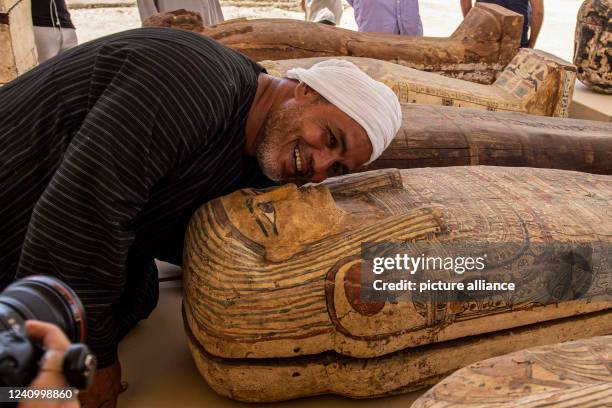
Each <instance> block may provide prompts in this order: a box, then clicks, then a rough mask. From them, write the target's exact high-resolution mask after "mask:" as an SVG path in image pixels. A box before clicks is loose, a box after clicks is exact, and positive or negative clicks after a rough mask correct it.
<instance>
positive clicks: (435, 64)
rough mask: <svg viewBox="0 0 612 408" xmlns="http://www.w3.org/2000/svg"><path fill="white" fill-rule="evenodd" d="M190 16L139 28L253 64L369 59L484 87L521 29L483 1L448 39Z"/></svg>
mask: <svg viewBox="0 0 612 408" xmlns="http://www.w3.org/2000/svg"><path fill="white" fill-rule="evenodd" d="M191 16H192V13H189V12H185V11H184V10H181V11H176V12H172V13H162V14H158V15H155V16H153V17H151V18H149V19H148V20H146V21H144V23H143V25H144V26H157V27H180V28H185V29H189V30H192V31H197V32H201V33H202V34H204V35H206V36H208V37H211V38H214V39H215V40H217V41H219V42H221V43H222V44H224V45H226V46H228V47H230V48H233V49H235V50H237V51H239V52H241V53H243V54H245V55H247V56H249V57H250V58H252V59H254V60H255V61H263V60H284V59H294V58H310V57H330V56H340V55H345V56H353V57H368V58H374V59H380V60H385V61H390V62H394V63H396V64H400V65H406V66H409V67H411V68H416V69H418V70H421V71H429V72H434V73H439V74H443V75H446V76H450V77H453V78H460V79H465V80H468V81H472V82H479V83H485V84H491V83H492V82H493V81H494V80H495V78H496V77H497V75H498V74H499V73H500V72H501V71H502V70H503V68H504V67H505V66H506V65H508V63H509V62H510V61H511V60H512V58H513V57H514V56H515V55H516V53H517V52H518V49H519V46H520V39H521V32H522V27H523V23H522V21H523V17H522V16H521V15H519V14H517V13H514V12H512V11H509V10H507V9H505V8H503V7H500V6H497V5H494V4H484V3H481V4H476V6H475V7H474V8H472V10H470V12H469V14H468V15H467V17H466V18H465V20H464V21H463V22H462V23H461V25H460V26H459V27H458V28H457V30H455V32H454V33H453V34H452V35H451V36H450V37H448V38H434V37H416V36H400V35H392V34H379V33H361V32H356V31H351V30H345V29H342V28H338V27H331V26H326V25H324V24H317V23H310V22H305V21H298V20H289V19H257V20H246V19H237V20H229V21H226V22H225V23H222V24H218V25H216V26H211V27H202V26H201V25H198V23H197V19H196V18H195V16H193V17H194V18H191Z"/></svg>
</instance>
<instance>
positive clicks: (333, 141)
mask: <svg viewBox="0 0 612 408" xmlns="http://www.w3.org/2000/svg"><path fill="white" fill-rule="evenodd" d="M336 144H338V141H337V140H336V136H334V135H333V133H331V132H329V147H336Z"/></svg>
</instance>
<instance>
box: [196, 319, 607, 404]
mask: <svg viewBox="0 0 612 408" xmlns="http://www.w3.org/2000/svg"><path fill="white" fill-rule="evenodd" d="M185 329H186V331H187V335H188V344H189V348H190V349H191V353H192V355H193V358H194V360H195V363H196V366H197V367H198V370H199V371H200V374H201V375H202V376H203V377H204V379H205V380H206V381H207V382H208V384H209V385H210V387H211V388H212V389H213V390H215V391H216V392H217V393H219V394H221V395H224V396H226V397H229V398H233V399H237V400H241V401H248V402H272V401H282V400H288V399H293V398H301V397H307V396H312V395H319V394H340V395H343V396H347V397H351V398H374V397H384V396H387V395H394V394H401V393H407V392H411V391H415V390H419V389H422V388H425V387H428V386H431V385H433V384H435V383H436V382H438V381H440V380H442V379H443V378H444V377H446V376H448V375H449V374H451V373H453V372H454V371H456V370H458V369H460V368H462V367H465V366H466V365H468V364H472V363H475V362H477V361H479V360H482V359H486V358H491V357H495V356H499V355H503V354H506V353H511V352H513V351H517V350H521V349H525V348H528V347H535V346H541V345H546V344H551V343H555V342H559V341H571V340H576V339H580V338H584V337H591V336H602V335H605V334H609V333H610V331H611V329H612V328H611V327H610V316H609V312H603V313H590V314H587V315H584V316H577V317H573V318H568V319H561V320H554V321H552V322H545V323H541V324H535V325H529V326H526V327H520V328H518V329H513V330H505V331H502V332H496V333H492V334H484V335H480V336H472V337H468V338H465V339H459V340H455V341H449V342H445V343H443V344H439V345H438V344H432V345H428V346H421V347H416V348H414V349H406V350H402V351H398V352H395V353H392V354H389V355H386V356H383V357H377V358H368V359H366V358H348V357H344V356H340V355H338V354H335V353H324V354H318V355H314V356H302V357H294V358H269V359H250V358H242V359H227V358H219V357H216V356H213V355H211V354H210V353H208V352H207V351H206V350H205V349H204V348H203V347H202V345H201V344H199V342H198V341H197V340H196V339H195V337H194V336H193V333H192V332H191V328H190V326H189V325H185ZM585 351H586V350H585ZM593 351H595V352H596V350H593ZM606 352H607V353H609V351H604V353H606ZM585 354H586V353H584V352H583V353H580V354H577V355H576V357H580V356H584V357H586V355H585ZM547 357H548V359H549V360H553V359H556V356H555V355H554V354H553V355H549V356H547ZM603 357H604V358H605V359H608V360H609V357H605V354H604V356H603ZM585 360H586V361H583V363H585V364H588V363H589V360H588V359H586V358H585ZM574 361H575V360H574ZM591 361H592V362H595V363H596V360H595V359H592V360H591ZM526 363H527V361H526ZM568 363H570V362H568ZM608 364H609V362H608ZM586 367H587V370H589V371H590V369H594V370H593V371H595V373H594V374H596V375H598V376H599V378H605V374H604V373H602V372H601V371H599V370H601V367H597V368H594V367H592V365H588V366H586ZM536 368H539V366H537V365H536ZM564 368H566V367H564ZM567 368H570V367H567ZM598 369H599V370H598ZM559 371H561V370H559ZM589 371H587V372H586V373H585V372H584V371H583V375H582V378H584V376H585V375H588V373H589ZM561 372H562V373H563V372H564V371H561ZM499 374H501V373H499ZM451 378H452V377H451ZM521 380H523V381H525V379H524V377H523V378H520V379H519V381H521ZM565 380H566V381H572V380H574V376H573V375H571V377H567V378H566V379H565ZM517 384H520V385H523V382H520V383H517ZM609 384H610V380H608V382H607V383H605V384H601V383H600V384H597V385H595V384H593V385H592V388H590V387H589V388H590V389H589V390H587V391H586V392H587V393H593V397H591V398H599V400H600V401H608V399H604V398H603V397H602V393H603V390H606V392H608V393H609V388H606V387H605V386H608V387H609ZM510 385H511V386H512V385H513V384H510ZM551 385H554V384H551ZM564 385H565V386H567V391H568V392H570V394H562V393H563V392H564V390H562V389H561V390H559V391H558V392H557V394H556V395H550V397H552V398H559V397H560V396H561V395H566V396H567V395H569V396H570V397H571V396H577V395H582V396H584V391H585V390H579V389H577V388H574V389H571V388H570V387H571V386H570V385H569V384H567V382H566V383H564ZM493 388H495V387H493ZM471 389H473V388H471ZM520 391H523V392H524V391H526V389H525V388H524V387H523V388H522V389H521V390H519V392H520ZM496 392H498V393H499V390H496ZM571 393H574V394H571ZM595 393H597V394H595ZM476 395H478V394H476ZM490 395H491V396H493V395H495V394H494V393H492V394H490ZM608 395H609V394H608ZM606 398H608V397H606ZM587 400H588V399H587ZM553 401H554V400H553ZM575 401H576V400H574V401H573V402H575ZM596 401H597V400H595V402H596ZM523 402H524V401H523ZM570 402H572V401H570ZM380 405H381V406H385V401H381V402H380ZM436 406H437V405H436ZM441 406H443V407H448V406H455V405H441ZM461 406H462V407H463V406H465V407H466V408H467V407H469V408H484V407H483V406H481V405H477V404H468V405H461ZM503 406H507V407H508V408H509V407H512V408H514V407H518V406H521V407H523V406H526V407H529V406H530V405H523V404H512V402H510V403H508V404H507V405H495V408H498V407H503ZM569 406H576V405H569ZM580 406H581V405H580ZM590 406H606V405H590ZM419 408H420V407H419ZM487 408H488V406H487ZM491 408H493V407H491Z"/></svg>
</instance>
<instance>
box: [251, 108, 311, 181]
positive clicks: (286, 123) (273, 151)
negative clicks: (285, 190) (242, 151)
mask: <svg viewBox="0 0 612 408" xmlns="http://www.w3.org/2000/svg"><path fill="white" fill-rule="evenodd" d="M303 111H304V107H303V106H296V107H284V108H278V109H277V110H275V111H274V112H272V113H271V114H270V115H268V118H267V119H266V122H265V124H264V137H263V140H262V141H261V143H260V144H259V146H257V149H256V155H257V160H258V162H259V167H260V168H261V170H262V171H263V173H264V174H265V175H266V177H267V178H269V179H270V180H273V181H288V180H286V177H284V175H283V166H282V165H281V163H280V162H281V161H282V159H283V157H281V146H282V145H284V144H286V143H283V142H285V141H287V140H291V139H297V138H298V135H299V132H300V131H301V129H302V112H303ZM292 157H293V156H292Z"/></svg>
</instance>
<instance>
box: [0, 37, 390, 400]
mask: <svg viewBox="0 0 612 408" xmlns="http://www.w3.org/2000/svg"><path fill="white" fill-rule="evenodd" d="M288 76H289V77H290V78H292V79H289V78H275V77H272V76H269V75H267V74H266V73H265V72H263V68H262V67H261V66H259V65H258V64H256V63H255V62H252V61H250V60H249V59H247V58H246V57H244V56H242V55H241V54H238V53H237V52H235V51H232V50H230V49H228V48H225V47H224V46H222V45H220V44H218V43H216V42H215V41H213V40H211V39H208V38H206V37H204V36H201V35H199V34H196V33H192V32H188V31H183V30H173V29H164V28H143V29H137V30H131V31H125V32H123V33H119V34H114V35H111V36H108V37H104V38H101V39H98V40H95V41H90V42H88V43H86V44H83V45H81V46H79V47H75V48H73V49H71V50H68V51H66V52H65V53H63V54H62V55H60V56H58V57H56V58H54V59H52V60H49V61H48V62H47V63H46V64H44V65H42V66H39V67H37V68H35V69H33V70H31V71H29V72H28V73H26V74H24V75H23V76H21V77H19V78H17V79H16V80H14V81H13V82H10V83H9V84H7V85H5V86H4V87H2V88H0V114H1V116H0V117H2V122H0V163H1V165H0V187H1V189H0V202H2V204H3V205H2V206H1V207H0V225H1V226H2V229H3V230H2V234H0V289H1V288H3V287H5V286H6V285H7V284H8V283H10V282H11V281H12V280H13V278H14V277H15V276H17V277H18V278H21V277H24V276H27V275H31V274H37V273H39V274H52V275H55V276H57V277H58V278H60V279H62V280H63V281H64V282H66V283H67V284H68V285H70V286H71V287H72V288H73V289H74V290H75V291H76V293H77V294H78V295H79V297H80V299H81V300H82V302H83V304H84V305H85V309H86V311H87V319H88V344H89V346H90V347H91V349H92V351H93V352H94V353H96V356H97V357H98V365H99V367H100V369H99V370H98V371H97V373H96V379H95V380H94V385H93V386H92V388H91V389H90V390H88V392H87V393H86V395H87V396H86V397H84V400H85V401H86V403H85V407H86V408H90V407H97V406H101V405H100V401H104V400H106V401H107V402H108V401H110V403H112V404H111V405H104V406H105V407H107V406H109V407H112V406H114V401H115V399H116V396H117V394H118V393H119V392H120V391H121V383H120V366H119V363H118V360H117V344H118V342H119V341H120V340H121V338H122V337H123V336H124V335H125V334H126V333H127V332H128V331H129V330H130V329H131V328H132V327H133V326H134V325H135V324H136V323H137V322H138V321H139V320H141V319H143V318H146V317H147V316H148V315H149V313H150V312H151V310H152V309H153V308H154V307H155V305H156V302H157V295H158V285H157V269H156V267H155V263H154V259H155V258H157V259H160V260H165V261H169V262H172V263H175V264H180V263H181V257H182V244H183V236H184V232H185V229H186V226H187V223H188V222H189V219H190V217H191V215H192V213H193V212H194V211H195V210H196V209H197V208H198V207H199V206H200V205H201V204H203V203H205V202H206V201H209V200H211V199H212V198H215V197H218V196H221V195H224V194H227V193H229V192H231V191H234V190H236V189H238V188H241V187H246V186H253V187H257V186H262V185H265V184H269V180H274V181H278V182H286V181H292V182H296V183H298V184H302V183H305V182H318V181H322V180H323V179H325V178H326V177H329V176H335V175H340V174H344V173H346V172H349V171H352V170H354V169H355V168H357V167H359V166H361V165H363V164H364V163H366V162H369V161H371V160H374V159H376V158H377V157H378V156H379V155H380V154H381V153H382V151H383V150H384V149H385V148H386V146H387V145H388V144H389V143H390V142H391V140H392V139H393V137H394V135H395V133H396V132H397V130H398V129H399V126H400V122H401V109H400V106H399V102H398V100H397V97H396V96H395V94H394V93H393V92H392V91H391V90H390V89H389V88H388V87H387V86H385V85H384V84H382V83H380V82H377V81H374V80H372V79H371V78H369V77H368V76H367V75H366V74H364V73H363V72H361V71H360V70H359V69H358V68H357V67H355V66H354V65H353V64H351V63H349V62H346V61H337V60H335V61H334V60H332V61H326V62H323V63H320V64H318V65H316V66H314V67H312V68H311V69H309V70H305V69H295V70H291V71H290V72H289V73H288ZM87 401H88V402H87Z"/></svg>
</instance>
